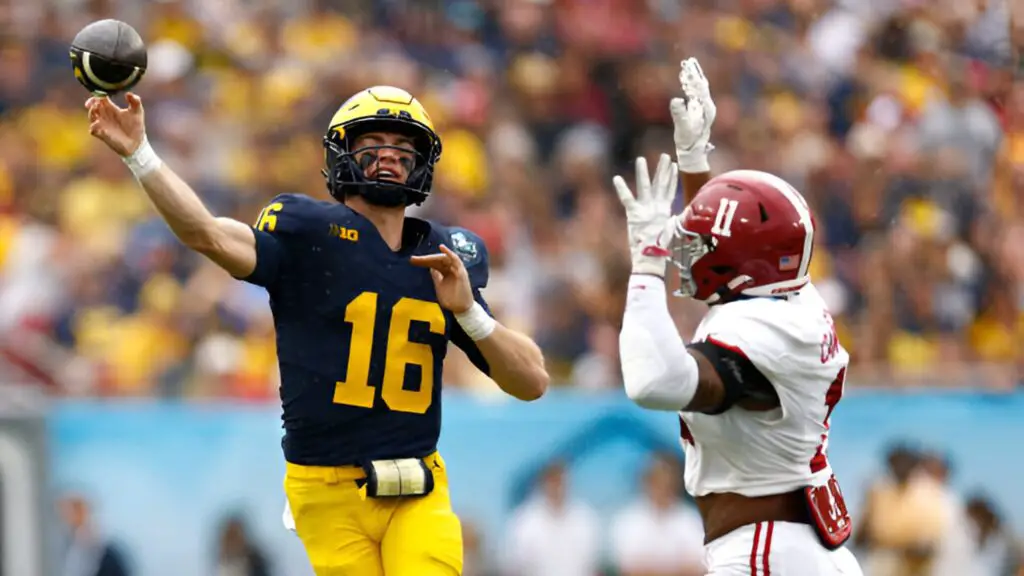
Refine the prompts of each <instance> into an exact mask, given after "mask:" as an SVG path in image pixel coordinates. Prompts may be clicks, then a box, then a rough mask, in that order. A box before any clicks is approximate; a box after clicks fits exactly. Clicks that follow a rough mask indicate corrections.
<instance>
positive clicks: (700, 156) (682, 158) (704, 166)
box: [676, 143, 715, 174]
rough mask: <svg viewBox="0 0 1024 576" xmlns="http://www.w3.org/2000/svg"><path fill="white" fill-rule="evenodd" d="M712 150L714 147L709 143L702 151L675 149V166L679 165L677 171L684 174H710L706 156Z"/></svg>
mask: <svg viewBox="0 0 1024 576" xmlns="http://www.w3.org/2000/svg"><path fill="white" fill-rule="evenodd" d="M714 149H715V145H714V144H710V143H709V144H708V145H707V146H705V147H704V149H703V150H679V149H678V148H677V149H676V164H678V165H679V171H680V172H683V173H685V174H702V173H704V172H711V165H710V164H709V163H708V155H709V154H710V153H711V151H712V150H714Z"/></svg>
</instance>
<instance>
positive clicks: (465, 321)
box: [455, 302, 498, 342]
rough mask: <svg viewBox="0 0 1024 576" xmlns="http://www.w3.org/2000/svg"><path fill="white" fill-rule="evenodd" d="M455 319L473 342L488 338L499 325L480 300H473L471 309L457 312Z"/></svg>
mask: <svg viewBox="0 0 1024 576" xmlns="http://www.w3.org/2000/svg"><path fill="white" fill-rule="evenodd" d="M455 321H456V322H458V323H459V326H462V330H463V331H464V332H465V333H466V335H467V336H469V338H470V340H472V341H473V342H476V341H477V340H483V339H484V338H487V337H488V336H490V335H491V333H492V332H494V329H495V328H497V326H498V321H497V320H495V319H494V318H491V315H490V314H488V313H487V310H484V307H483V306H481V305H480V303H479V302H473V306H472V307H470V309H469V310H466V311H465V312H463V313H461V314H456V315H455Z"/></svg>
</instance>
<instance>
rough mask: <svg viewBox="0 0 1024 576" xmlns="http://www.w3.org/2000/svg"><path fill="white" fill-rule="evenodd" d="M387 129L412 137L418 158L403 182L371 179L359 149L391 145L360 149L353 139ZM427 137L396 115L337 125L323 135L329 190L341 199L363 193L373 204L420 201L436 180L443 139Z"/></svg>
mask: <svg viewBox="0 0 1024 576" xmlns="http://www.w3.org/2000/svg"><path fill="white" fill-rule="evenodd" d="M375 131H379V132H388V133H393V134H402V135H405V136H409V137H411V138H413V145H414V148H415V161H414V163H413V167H412V169H411V170H410V171H409V176H408V178H406V181H405V183H404V184H397V183H393V182H387V181H381V180H376V179H369V178H367V177H366V174H365V172H364V169H363V167H362V165H361V163H360V161H359V160H358V159H357V158H356V155H357V154H358V153H359V152H362V151H364V150H366V149H367V148H388V147H390V146H371V147H364V148H360V149H357V150H353V149H352V143H353V142H354V141H355V140H356V139H357V138H358V137H359V136H361V135H363V134H366V133H368V132H375ZM430 136H431V137H428V136H427V134H426V133H425V131H424V129H422V128H421V127H419V126H417V125H414V124H409V123H406V122H402V121H394V120H393V119H373V120H367V121H362V122H358V123H355V124H353V125H352V126H350V127H346V128H344V129H336V130H331V131H330V132H328V134H327V135H326V136H324V141H323V144H324V162H325V165H326V168H325V169H324V170H323V174H324V177H325V178H326V179H327V190H328V192H329V193H330V194H331V196H332V197H334V199H335V200H337V201H338V202H344V201H345V198H347V197H348V196H351V195H359V196H363V197H364V198H366V199H367V201H369V202H370V203H371V204H375V205H379V206H387V207H395V206H403V205H404V206H411V205H418V204H421V203H422V202H423V201H424V200H426V199H427V196H428V195H429V194H430V189H431V186H432V185H433V182H434V162H436V160H437V158H438V157H439V156H440V142H439V141H437V139H436V137H435V136H433V135H432V134H431V135H430Z"/></svg>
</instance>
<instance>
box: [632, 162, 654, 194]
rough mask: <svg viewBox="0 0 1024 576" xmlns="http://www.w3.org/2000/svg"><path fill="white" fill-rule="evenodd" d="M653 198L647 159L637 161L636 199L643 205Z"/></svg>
mask: <svg viewBox="0 0 1024 576" xmlns="http://www.w3.org/2000/svg"><path fill="white" fill-rule="evenodd" d="M650 198H651V172H650V170H648V169H647V158H644V157H643V156H641V157H639V158H637V159H636V199H637V200H639V201H640V202H641V203H643V202H646V201H647V200H649V199H650Z"/></svg>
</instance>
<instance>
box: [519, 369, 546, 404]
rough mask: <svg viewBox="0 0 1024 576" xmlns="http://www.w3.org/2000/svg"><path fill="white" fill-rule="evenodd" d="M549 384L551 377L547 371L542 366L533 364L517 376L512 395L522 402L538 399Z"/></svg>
mask: <svg viewBox="0 0 1024 576" xmlns="http://www.w3.org/2000/svg"><path fill="white" fill-rule="evenodd" d="M549 384H551V377H550V376H549V375H548V371H547V370H545V369H544V366H535V367H532V368H531V369H530V370H529V371H528V372H527V373H526V374H523V375H522V376H521V377H520V378H519V385H518V386H517V387H516V391H515V393H514V394H513V395H514V396H515V397H516V398H517V399H519V400H522V401H523V402H533V401H534V400H539V399H540V397H541V396H543V395H544V393H545V392H547V391H548V385H549Z"/></svg>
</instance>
